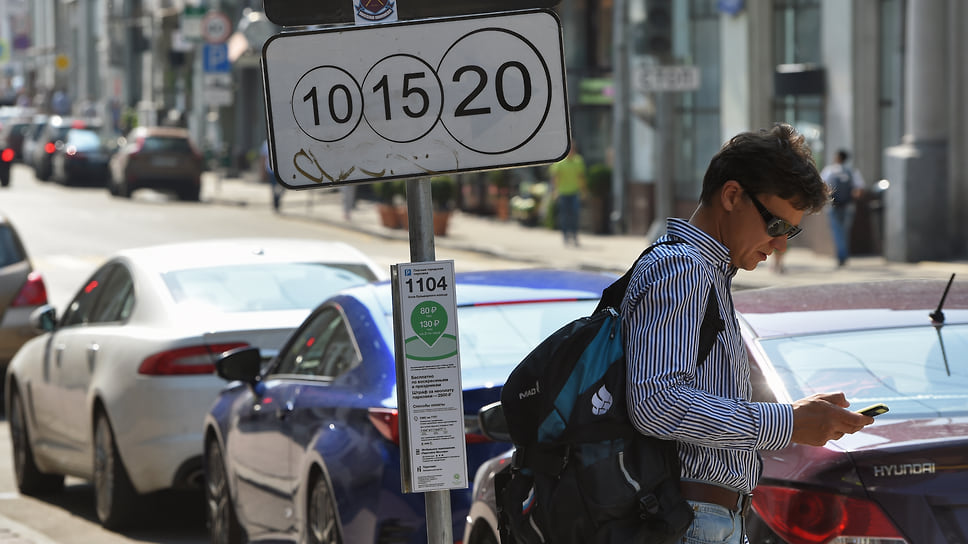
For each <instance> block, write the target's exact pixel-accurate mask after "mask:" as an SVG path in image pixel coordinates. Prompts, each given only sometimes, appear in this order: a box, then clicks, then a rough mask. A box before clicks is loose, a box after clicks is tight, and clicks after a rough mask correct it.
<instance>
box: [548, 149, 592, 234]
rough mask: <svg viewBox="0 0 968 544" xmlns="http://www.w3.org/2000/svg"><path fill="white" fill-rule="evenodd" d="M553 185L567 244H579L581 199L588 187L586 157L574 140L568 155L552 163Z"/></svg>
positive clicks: (550, 170)
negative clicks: (583, 156) (582, 154)
mask: <svg viewBox="0 0 968 544" xmlns="http://www.w3.org/2000/svg"><path fill="white" fill-rule="evenodd" d="M548 171H549V173H550V174H551V185H552V188H553V191H554V195H553V196H554V198H555V204H556V209H557V211H558V226H559V228H560V229H561V234H562V236H563V238H564V242H565V245H568V244H569V243H571V244H574V245H575V246H577V245H578V225H579V221H580V219H581V199H582V197H583V196H584V194H585V188H586V187H587V180H586V177H587V176H586V174H587V173H586V170H585V159H583V158H582V156H581V155H579V154H578V149H577V147H576V145H575V142H574V141H573V142H572V143H571V148H570V149H569V150H568V155H567V156H566V157H565V158H564V159H562V160H560V161H558V162H556V163H554V164H552V165H551V167H550V168H549V170H548Z"/></svg>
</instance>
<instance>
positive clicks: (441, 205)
mask: <svg viewBox="0 0 968 544" xmlns="http://www.w3.org/2000/svg"><path fill="white" fill-rule="evenodd" d="M456 198H457V182H456V181H455V180H454V178H453V177H451V176H446V175H444V176H434V177H432V178H430V199H431V200H432V201H433V203H434V209H436V210H441V211H443V210H450V209H453V207H454V205H455V201H456Z"/></svg>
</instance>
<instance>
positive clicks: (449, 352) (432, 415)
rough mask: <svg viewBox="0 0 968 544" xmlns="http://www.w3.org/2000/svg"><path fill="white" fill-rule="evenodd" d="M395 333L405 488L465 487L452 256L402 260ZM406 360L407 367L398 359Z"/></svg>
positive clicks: (396, 272)
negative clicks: (420, 260)
mask: <svg viewBox="0 0 968 544" xmlns="http://www.w3.org/2000/svg"><path fill="white" fill-rule="evenodd" d="M394 282H395V290H396V291H397V293H395V294H396V295H397V296H399V304H394V305H393V307H394V309H395V310H396V312H397V313H396V314H395V316H394V320H395V321H394V326H396V327H398V330H399V331H400V333H399V334H398V338H399V339H400V340H402V342H403V346H402V349H400V346H398V350H397V353H402V355H403V356H402V357H398V362H397V364H398V369H397V384H398V385H399V384H402V385H403V387H404V388H405V390H404V391H403V393H404V395H403V399H402V401H401V402H400V426H401V442H402V443H401V445H402V446H403V447H401V451H404V452H406V453H405V454H404V456H403V461H404V462H403V465H404V467H405V469H404V470H403V471H402V474H403V475H402V479H403V482H402V484H403V490H404V491H406V492H425V491H441V490H446V489H462V488H465V487H467V449H466V445H465V443H464V401H463V396H462V393H463V387H462V386H461V378H460V357H459V354H458V345H457V302H456V297H455V295H454V261H429V262H421V263H408V264H398V265H396V266H395V267H394ZM401 363H402V364H401ZM398 396H399V392H398Z"/></svg>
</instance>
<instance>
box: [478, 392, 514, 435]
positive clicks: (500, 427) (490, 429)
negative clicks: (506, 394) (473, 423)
mask: <svg viewBox="0 0 968 544" xmlns="http://www.w3.org/2000/svg"><path fill="white" fill-rule="evenodd" d="M477 421H478V423H480V425H481V432H483V433H484V436H486V437H488V438H490V439H491V440H494V441H497V442H510V441H511V433H510V432H509V431H508V421H507V419H505V418H504V405H502V404H501V403H500V402H493V403H491V404H488V405H486V406H483V407H481V409H480V410H479V411H478V412H477Z"/></svg>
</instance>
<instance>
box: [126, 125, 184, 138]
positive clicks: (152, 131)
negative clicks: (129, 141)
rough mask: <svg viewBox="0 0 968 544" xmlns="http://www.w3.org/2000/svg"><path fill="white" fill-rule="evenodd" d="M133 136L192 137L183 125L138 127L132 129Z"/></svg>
mask: <svg viewBox="0 0 968 544" xmlns="http://www.w3.org/2000/svg"><path fill="white" fill-rule="evenodd" d="M131 136H133V137H135V138H140V137H146V138H147V137H151V136H163V137H168V138H189V139H190V137H189V132H188V130H187V129H184V128H181V127H137V128H135V129H134V130H132V131H131Z"/></svg>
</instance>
